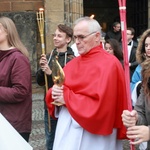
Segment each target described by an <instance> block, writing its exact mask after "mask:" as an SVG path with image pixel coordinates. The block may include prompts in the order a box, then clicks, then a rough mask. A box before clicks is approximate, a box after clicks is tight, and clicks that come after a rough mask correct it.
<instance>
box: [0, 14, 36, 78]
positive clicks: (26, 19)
mask: <svg viewBox="0 0 150 150" xmlns="http://www.w3.org/2000/svg"><path fill="white" fill-rule="evenodd" d="M0 14H1V15H2V16H6V17H9V18H11V19H12V20H13V21H14V23H15V25H16V28H17V30H18V33H19V36H20V38H21V40H22V42H23V44H24V45H25V46H26V47H27V49H28V51H29V54H30V63H31V70H32V75H33V76H34V75H35V72H36V70H37V47H38V44H37V43H38V41H37V40H38V37H37V22H36V14H35V12H4V13H0Z"/></svg>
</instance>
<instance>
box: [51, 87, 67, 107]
mask: <svg viewBox="0 0 150 150" xmlns="http://www.w3.org/2000/svg"><path fill="white" fill-rule="evenodd" d="M52 99H53V100H54V101H55V102H56V103H62V104H65V101H64V94H63V86H61V87H60V86H57V85H53V87H52Z"/></svg>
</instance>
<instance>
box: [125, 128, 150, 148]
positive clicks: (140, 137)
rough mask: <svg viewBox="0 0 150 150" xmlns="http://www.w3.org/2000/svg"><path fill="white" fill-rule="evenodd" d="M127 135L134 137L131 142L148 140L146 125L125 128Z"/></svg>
mask: <svg viewBox="0 0 150 150" xmlns="http://www.w3.org/2000/svg"><path fill="white" fill-rule="evenodd" d="M127 137H128V138H129V139H134V141H133V140H132V141H130V143H131V144H133V145H135V144H140V143H142V142H146V141H148V140H150V131H149V127H147V126H144V125H142V126H133V127H129V128H128V129H127Z"/></svg>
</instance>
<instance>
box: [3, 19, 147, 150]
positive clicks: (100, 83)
mask: <svg viewBox="0 0 150 150" xmlns="http://www.w3.org/2000/svg"><path fill="white" fill-rule="evenodd" d="M120 29H121V25H120V23H119V22H114V23H113V30H112V31H108V32H107V33H106V35H105V40H103V43H102V42H101V33H102V32H101V26H100V24H99V23H98V21H96V20H95V19H93V18H90V17H81V18H78V19H77V20H76V21H75V22H74V26H73V29H72V28H71V27H69V26H67V25H63V24H59V25H58V26H57V27H56V30H55V32H54V34H53V43H54V49H53V50H51V52H50V53H48V54H42V55H41V57H40V60H39V69H38V70H37V72H36V81H37V83H38V84H39V85H40V86H45V83H46V81H47V82H48V89H46V88H45V96H44V104H45V107H44V110H45V111H44V123H45V137H46V148H47V150H90V149H91V148H92V149H93V150H106V149H108V150H109V149H111V150H122V149H123V143H122V140H123V139H127V138H129V139H131V141H130V144H133V145H136V144H144V149H145V150H146V149H150V142H149V140H150V127H149V126H150V119H149V118H150V117H149V114H150V106H149V105H150V102H149V101H150V59H149V57H150V30H149V29H147V30H146V31H145V32H143V34H142V35H141V37H140V40H139V41H138V42H137V41H134V40H133V39H134V36H135V30H134V29H133V28H132V27H128V28H127V43H128V46H127V50H128V61H129V71H130V72H129V74H130V83H131V104H132V106H133V110H132V111H129V108H128V101H127V98H128V95H127V89H126V83H125V78H126V77H125V74H124V69H125V68H124V61H123V59H124V58H123V50H122V44H121V43H122V42H123V41H122V37H121V31H120ZM72 41H74V44H73V45H72V46H69V44H70V43H71V42H72ZM56 60H57V61H58V63H59V64H60V67H61V68H63V72H64V75H65V76H64V78H65V80H64V81H63V83H62V84H59V78H60V72H59V71H58V70H57V71H56V73H57V74H58V76H57V82H56V81H55V80H54V79H56V76H55V77H54V70H53V69H54V67H56V66H55V65H54V62H55V61H56ZM0 68H1V72H0V93H1V94H0V113H1V114H2V115H3V116H4V117H5V118H6V119H7V120H8V121H9V122H10V124H11V125H12V126H13V127H14V128H15V129H16V130H17V131H18V133H19V134H20V135H21V136H22V137H23V138H24V139H25V140H26V141H27V142H28V141H29V137H30V133H31V123H32V118H31V116H32V88H31V84H32V82H31V68H30V61H29V54H28V50H27V49H26V47H25V46H24V45H23V43H22V42H21V40H20V38H19V35H18V32H17V29H16V26H15V24H14V22H13V21H12V20H11V19H10V18H8V17H0ZM55 69H56V68H55ZM57 69H59V68H57ZM45 75H46V78H45ZM54 102H55V105H54ZM58 103H60V104H61V105H57V104H58ZM147 141H148V142H147ZM143 142H146V143H143ZM144 149H142V150H144Z"/></svg>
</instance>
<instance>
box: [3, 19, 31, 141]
mask: <svg viewBox="0 0 150 150" xmlns="http://www.w3.org/2000/svg"><path fill="white" fill-rule="evenodd" d="M0 69H1V71H0V113H1V114H2V115H3V116H4V117H5V118H6V119H7V120H8V121H9V122H10V124H11V125H12V126H13V127H14V128H15V129H16V130H17V131H18V132H19V133H20V134H21V136H22V137H23V138H24V139H25V140H26V141H28V140H29V135H30V132H31V122H32V119H31V112H32V111H31V108H32V89H31V69H30V63H29V59H28V51H27V49H26V48H25V46H24V45H23V44H22V42H21V41H20V38H19V36H18V32H17V29H16V27H15V24H14V23H13V21H12V20H11V19H9V18H7V17H0Z"/></svg>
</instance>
